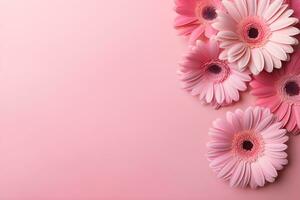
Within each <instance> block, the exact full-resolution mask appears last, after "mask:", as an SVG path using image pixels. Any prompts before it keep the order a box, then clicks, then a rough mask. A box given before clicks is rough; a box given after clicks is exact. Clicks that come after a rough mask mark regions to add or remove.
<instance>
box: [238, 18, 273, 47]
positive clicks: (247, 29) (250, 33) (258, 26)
mask: <svg viewBox="0 0 300 200" xmlns="http://www.w3.org/2000/svg"><path fill="white" fill-rule="evenodd" d="M238 32H239V35H241V39H242V40H243V41H244V42H245V43H247V44H248V46H249V47H260V46H262V45H263V44H264V43H265V42H266V41H267V38H268V37H269V36H270V31H269V28H268V26H267V25H266V24H265V22H264V21H263V20H262V19H260V18H258V17H249V18H246V19H245V20H244V21H242V22H241V23H240V24H239V26H238Z"/></svg>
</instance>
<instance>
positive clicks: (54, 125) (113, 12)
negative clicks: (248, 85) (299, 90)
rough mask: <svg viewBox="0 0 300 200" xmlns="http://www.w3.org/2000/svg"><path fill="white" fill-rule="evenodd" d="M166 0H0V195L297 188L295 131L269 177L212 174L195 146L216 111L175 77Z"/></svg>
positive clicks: (166, 197) (111, 199)
mask: <svg viewBox="0 0 300 200" xmlns="http://www.w3.org/2000/svg"><path fill="white" fill-rule="evenodd" d="M172 8H173V1H172V0H168V1H161V0H154V1H144V0H130V1H128V0H120V1H104V0H26V1H25V0H9V1H8V0H3V1H1V3H0V22H1V23H0V51H1V52H0V61H1V68H0V96H1V97H0V127H1V128H0V199H1V200H2V199H3V200H94V199H95V200H96V199H97V200H99V199H101V200H102V199H103V200H148V199H149V200H194V199H195V200H196V199H197V200H199V199H212V200H214V199H233V200H234V199H243V200H247V199H255V200H260V199H261V200H262V199H264V200H265V199H271V198H272V199H273V200H274V199H282V198H285V199H289V200H293V199H299V195H300V189H299V180H300V170H299V169H300V156H299V155H298V153H299V151H300V146H299V145H298V146H297V142H298V143H299V142H300V137H293V138H292V139H291V141H290V143H289V144H290V148H289V153H290V156H289V160H290V164H289V166H288V167H287V168H286V170H284V171H283V172H281V173H280V178H279V179H278V181H277V182H276V183H275V184H271V185H268V186H267V187H265V188H263V189H260V190H256V191H251V190H241V189H232V188H230V187H229V186H228V184H227V183H224V182H222V181H220V180H218V179H217V178H216V176H215V174H213V172H212V171H211V170H210V169H209V167H208V162H207V160H206V159H205V157H204V155H205V153H206V147H205V143H206V142H207V141H208V136H207V130H208V128H209V126H210V124H211V122H212V120H214V119H215V118H216V117H218V116H223V115H224V112H225V111H226V110H230V109H233V108H237V107H246V106H247V105H249V104H253V100H254V98H252V97H250V96H249V95H246V94H244V95H243V101H242V103H239V104H237V105H235V106H234V107H231V108H226V109H222V110H218V111H215V110H213V109H211V108H210V107H204V106H202V105H201V104H200V103H199V102H198V101H197V100H196V99H194V98H192V97H191V96H189V95H188V94H187V93H185V92H184V91H182V90H181V89H180V88H179V83H178V80H177V77H176V73H175V72H176V68H177V62H178V61H179V60H180V57H181V55H182V54H183V53H184V52H185V50H186V43H185V41H184V40H183V39H181V38H179V37H177V36H176V32H175V31H174V30H173V29H172V21H173V18H174V13H173V11H172Z"/></svg>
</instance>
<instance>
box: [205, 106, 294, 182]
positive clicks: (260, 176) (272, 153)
mask: <svg viewBox="0 0 300 200" xmlns="http://www.w3.org/2000/svg"><path fill="white" fill-rule="evenodd" d="M285 134H286V130H285V129H281V123H279V122H277V121H276V119H275V117H274V115H273V114H272V113H271V112H270V111H269V109H264V108H261V107H255V108H252V107H249V108H248V109H247V110H246V111H242V110H239V109H238V110H236V111H235V112H234V113H232V112H228V113H227V115H226V120H225V119H217V120H216V121H214V122H213V128H211V129H210V131H209V135H210V137H211V141H210V142H209V143H208V144H207V146H208V160H209V161H210V167H211V168H212V169H213V171H215V172H216V173H217V176H218V177H219V178H223V179H225V180H228V181H229V182H230V185H231V186H233V187H242V188H244V187H247V186H250V187H251V188H256V187H258V186H264V185H265V183H266V182H274V181H275V178H276V177H277V171H278V170H281V169H282V168H283V166H284V165H286V164H287V163H288V161H287V154H286V153H285V152H284V151H285V149H286V148H287V145H286V144H284V143H285V142H286V141H287V140H288V136H286V135H285Z"/></svg>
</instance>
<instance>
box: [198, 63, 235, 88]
mask: <svg viewBox="0 0 300 200" xmlns="http://www.w3.org/2000/svg"><path fill="white" fill-rule="evenodd" d="M204 69H205V71H206V72H205V74H206V77H207V78H208V79H210V80H211V81H212V82H214V83H220V82H223V81H224V80H226V79H227V77H228V75H229V73H230V68H229V67H228V65H227V64H226V63H225V62H223V61H220V60H213V61H211V62H209V63H207V64H206V67H205V68H204Z"/></svg>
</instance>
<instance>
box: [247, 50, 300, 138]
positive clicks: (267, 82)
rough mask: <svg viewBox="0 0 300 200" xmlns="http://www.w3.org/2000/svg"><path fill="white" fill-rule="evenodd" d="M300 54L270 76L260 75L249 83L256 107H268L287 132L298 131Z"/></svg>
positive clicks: (299, 116)
mask: <svg viewBox="0 0 300 200" xmlns="http://www.w3.org/2000/svg"><path fill="white" fill-rule="evenodd" d="M299 66H300V52H299V51H298V52H296V53H295V54H294V55H293V56H292V57H291V61H290V62H288V63H287V65H286V66H285V67H284V68H283V69H281V70H278V71H275V72H274V73H272V74H268V73H261V74H259V75H258V76H256V77H254V78H255V79H254V80H253V81H252V82H251V83H250V85H251V87H252V88H253V89H252V91H251V93H252V94H253V95H255V96H257V98H258V99H257V102H256V104H257V105H260V106H264V107H268V108H270V109H271V111H272V112H273V113H274V114H275V115H276V116H277V117H278V120H280V121H281V122H282V123H283V125H284V126H285V127H286V129H287V130H288V131H289V132H292V133H294V134H297V133H299V130H300V67H299Z"/></svg>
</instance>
